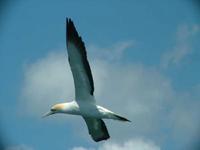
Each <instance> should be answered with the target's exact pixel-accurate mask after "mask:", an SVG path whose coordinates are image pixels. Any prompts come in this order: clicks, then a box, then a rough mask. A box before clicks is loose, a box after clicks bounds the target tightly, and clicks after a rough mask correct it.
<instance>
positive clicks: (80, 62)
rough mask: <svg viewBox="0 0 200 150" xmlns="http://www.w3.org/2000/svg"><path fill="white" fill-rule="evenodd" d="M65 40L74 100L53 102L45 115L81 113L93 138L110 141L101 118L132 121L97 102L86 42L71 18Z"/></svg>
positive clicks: (67, 23)
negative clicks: (72, 80)
mask: <svg viewBox="0 0 200 150" xmlns="http://www.w3.org/2000/svg"><path fill="white" fill-rule="evenodd" d="M66 42H67V51H68V60H69V64H70V67H71V71H72V75H73V79H74V85H75V100H74V101H72V102H68V103H61V104H56V105H54V106H53V107H52V108H51V110H50V112H48V113H47V114H45V115H44V116H49V115H52V114H56V113H65V114H72V115H80V116H82V117H83V119H84V120H85V122H86V124H87V127H88V131H89V134H90V135H91V137H92V138H93V140H94V141H96V142H98V141H102V140H107V139H108V138H109V137H110V136H109V133H108V130H107V128H106V125H105V123H104V121H103V120H102V119H114V120H120V121H129V120H128V119H126V118H124V117H121V116H120V115H118V114H116V113H114V112H112V111H110V110H108V109H106V108H104V107H102V106H99V105H97V104H96V100H95V97H94V83H93V78H92V73H91V69H90V66H89V63H88V60H87V53H86V49H85V45H84V42H83V41H82V39H81V37H80V36H79V34H78V32H77V31H76V28H75V26H74V23H73V22H72V20H71V19H66Z"/></svg>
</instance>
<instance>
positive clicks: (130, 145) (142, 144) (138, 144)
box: [72, 138, 160, 150]
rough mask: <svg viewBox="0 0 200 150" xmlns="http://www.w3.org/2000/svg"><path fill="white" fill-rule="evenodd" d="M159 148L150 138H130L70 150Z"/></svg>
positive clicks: (155, 149)
mask: <svg viewBox="0 0 200 150" xmlns="http://www.w3.org/2000/svg"><path fill="white" fill-rule="evenodd" d="M133 149H134V150H160V147H159V146H157V145H156V144H155V143H153V142H152V141H150V140H143V139H140V138H137V139H130V140H128V141H126V142H124V143H121V144H120V143H114V142H106V143H104V144H102V145H101V146H99V147H98V148H84V147H74V148H72V150H133Z"/></svg>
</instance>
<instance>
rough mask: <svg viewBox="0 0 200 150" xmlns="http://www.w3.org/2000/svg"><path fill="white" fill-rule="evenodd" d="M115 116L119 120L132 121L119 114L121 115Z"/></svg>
mask: <svg viewBox="0 0 200 150" xmlns="http://www.w3.org/2000/svg"><path fill="white" fill-rule="evenodd" d="M114 116H115V117H116V118H117V120H120V121H128V122H131V121H130V120H128V119H126V118H124V117H122V116H119V115H116V114H115V115H114Z"/></svg>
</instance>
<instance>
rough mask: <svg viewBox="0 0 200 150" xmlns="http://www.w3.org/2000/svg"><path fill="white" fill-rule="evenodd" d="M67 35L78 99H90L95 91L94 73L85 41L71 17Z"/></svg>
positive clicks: (68, 20) (68, 21)
mask: <svg viewBox="0 0 200 150" xmlns="http://www.w3.org/2000/svg"><path fill="white" fill-rule="evenodd" d="M66 36H67V37H66V40H67V50H68V60H69V64H70V67H71V71H72V74H73V78H74V85H75V97H76V100H77V101H79V100H89V99H91V97H93V93H94V83H93V78H92V73H91V69H90V66H89V63H88V60H87V53H86V49H85V45H84V42H83V41H82V39H81V37H80V36H79V35H78V32H77V31H76V28H75V26H74V24H73V22H72V20H71V19H67V30H66Z"/></svg>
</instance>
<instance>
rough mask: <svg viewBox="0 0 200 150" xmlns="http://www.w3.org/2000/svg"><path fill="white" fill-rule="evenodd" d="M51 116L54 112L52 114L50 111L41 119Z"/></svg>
mask: <svg viewBox="0 0 200 150" xmlns="http://www.w3.org/2000/svg"><path fill="white" fill-rule="evenodd" d="M52 114H54V112H52V111H50V112H47V113H46V114H44V115H43V116H42V118H45V117H47V116H50V115H52Z"/></svg>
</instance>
